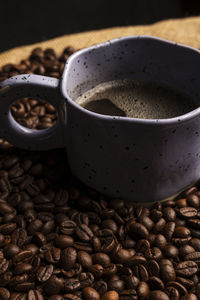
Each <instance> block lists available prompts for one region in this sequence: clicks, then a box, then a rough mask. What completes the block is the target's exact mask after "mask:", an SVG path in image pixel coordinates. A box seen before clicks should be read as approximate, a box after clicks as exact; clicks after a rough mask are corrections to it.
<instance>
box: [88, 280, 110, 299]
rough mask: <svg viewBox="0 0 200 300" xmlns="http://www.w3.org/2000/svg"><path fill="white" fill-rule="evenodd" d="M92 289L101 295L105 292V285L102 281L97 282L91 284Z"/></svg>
mask: <svg viewBox="0 0 200 300" xmlns="http://www.w3.org/2000/svg"><path fill="white" fill-rule="evenodd" d="M92 287H93V288H94V289H95V290H96V291H97V292H98V293H99V294H100V296H101V295H103V294H105V293H106V291H107V288H108V287H107V283H106V282H105V281H103V280H98V281H96V282H94V283H93V284H92Z"/></svg>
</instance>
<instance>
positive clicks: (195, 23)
mask: <svg viewBox="0 0 200 300" xmlns="http://www.w3.org/2000/svg"><path fill="white" fill-rule="evenodd" d="M128 35H153V36H157V37H161V38H165V39H168V40H171V41H175V42H178V43H183V44H187V45H190V46H193V47H196V48H200V17H190V18H183V19H174V20H167V21H161V22H158V23H155V24H153V25H145V26H128V27H115V28H108V29H102V30H96V31H89V32H83V33H76V34H70V35H65V36H62V37H58V38H55V39H51V40H48V41H45V42H40V43H37V44H33V45H28V46H22V47H18V48H15V49H11V50H9V51H6V52H3V53H2V54H0V65H4V64H6V63H19V62H20V60H21V59H24V58H26V57H28V55H29V54H30V51H31V50H32V49H33V48H34V47H37V46H40V47H42V48H44V49H45V48H47V47H52V48H54V49H55V50H56V52H57V53H58V54H59V53H61V51H62V50H63V49H64V48H65V47H66V46H69V45H71V46H73V47H74V48H75V49H76V50H78V49H82V48H85V47H88V46H91V45H94V44H97V43H101V42H104V41H107V40H110V39H113V38H118V37H121V36H128Z"/></svg>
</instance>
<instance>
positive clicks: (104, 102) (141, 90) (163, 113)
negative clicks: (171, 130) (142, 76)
mask: <svg viewBox="0 0 200 300" xmlns="http://www.w3.org/2000/svg"><path fill="white" fill-rule="evenodd" d="M75 102H76V103H77V104H78V105H80V106H82V107H84V108H85V109H88V110H90V111H93V112H96V113H99V114H104V115H111V116H123V117H129V118H141V119H166V118H173V117H177V116H180V115H183V114H185V113H188V112H190V111H192V110H194V109H196V108H197V107H198V105H197V103H195V102H194V100H193V99H192V98H190V97H188V96H186V95H184V94H183V93H181V92H179V91H177V90H174V89H172V88H170V87H167V86H165V85H160V84H159V85H158V84H157V83H152V82H146V81H140V80H135V79H120V80H114V81H108V82H103V83H101V84H99V85H97V86H95V87H94V88H92V89H90V90H88V91H87V92H85V93H84V94H82V95H81V96H80V97H78V98H77V99H76V100H75Z"/></svg>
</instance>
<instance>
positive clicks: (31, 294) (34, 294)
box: [28, 290, 44, 300]
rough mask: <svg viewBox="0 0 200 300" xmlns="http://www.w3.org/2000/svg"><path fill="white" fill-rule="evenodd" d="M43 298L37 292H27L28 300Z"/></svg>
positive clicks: (41, 299)
mask: <svg viewBox="0 0 200 300" xmlns="http://www.w3.org/2000/svg"><path fill="white" fill-rule="evenodd" d="M43 299H44V298H43V296H42V294H41V292H40V291H38V290H30V291H29V292H28V300H43Z"/></svg>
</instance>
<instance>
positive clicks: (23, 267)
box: [14, 263, 32, 275]
mask: <svg viewBox="0 0 200 300" xmlns="http://www.w3.org/2000/svg"><path fill="white" fill-rule="evenodd" d="M31 270H32V265H30V264H27V263H21V264H18V265H17V266H16V268H15V269H14V274H16V275H20V274H23V273H29V272H30V271H31Z"/></svg>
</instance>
